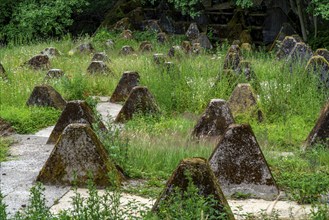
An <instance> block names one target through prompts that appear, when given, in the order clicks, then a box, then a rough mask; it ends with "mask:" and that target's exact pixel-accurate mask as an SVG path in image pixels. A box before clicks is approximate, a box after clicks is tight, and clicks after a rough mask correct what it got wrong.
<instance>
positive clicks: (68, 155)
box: [37, 124, 123, 186]
mask: <svg viewBox="0 0 329 220" xmlns="http://www.w3.org/2000/svg"><path fill="white" fill-rule="evenodd" d="M89 178H91V179H92V180H93V182H94V183H95V184H96V185H97V186H108V185H111V184H119V183H120V181H121V180H122V178H123V175H122V174H121V173H120V172H119V171H118V170H117V169H116V167H115V165H114V163H113V162H111V160H110V159H109V157H108V155H107V153H106V150H105V148H104V146H103V145H102V144H101V142H100V141H99V139H98V138H97V136H96V134H95V133H94V132H93V130H92V129H91V128H90V126H88V125H86V124H70V125H68V126H67V127H66V128H65V130H64V131H63V133H62V135H61V136H60V138H59V140H58V142H57V143H56V145H55V147H54V149H53V151H52V153H51V154H50V156H49V158H48V160H47V161H46V163H45V165H44V166H43V168H42V169H41V171H40V173H39V175H38V177H37V181H40V182H42V183H44V184H50V185H73V184H77V185H78V186H86V185H87V181H88V179H89Z"/></svg>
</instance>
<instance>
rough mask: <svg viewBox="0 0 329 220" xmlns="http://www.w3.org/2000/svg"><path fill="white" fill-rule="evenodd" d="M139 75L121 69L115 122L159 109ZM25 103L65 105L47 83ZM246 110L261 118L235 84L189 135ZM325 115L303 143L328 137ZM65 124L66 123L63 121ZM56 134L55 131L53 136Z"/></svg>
mask: <svg viewBox="0 0 329 220" xmlns="http://www.w3.org/2000/svg"><path fill="white" fill-rule="evenodd" d="M139 78H140V77H139V74H138V73H137V72H124V73H123V75H122V77H121V79H120V81H119V83H118V85H117V87H116V89H115V91H114V92H113V94H112V96H111V99H110V101H111V102H124V101H125V104H124V106H123V108H122V109H121V111H120V113H119V114H118V116H117V118H116V119H115V121H116V122H125V121H126V120H130V119H131V118H132V117H133V114H135V113H137V112H141V113H156V112H159V108H158V106H157V105H156V102H155V100H154V97H153V96H152V94H151V93H150V92H149V91H148V89H147V88H146V87H142V86H139ZM27 105H41V106H50V107H55V108H59V109H62V110H63V109H64V108H65V106H66V102H65V100H64V99H63V98H62V97H61V95H60V94H59V93H58V92H57V91H55V90H54V89H53V88H52V87H51V86H49V85H43V86H36V87H35V88H34V90H33V92H32V94H31V96H30V98H29V99H28V101H27ZM72 105H73V104H72V103H71V104H70V105H68V109H67V110H64V111H63V115H67V114H70V112H72V111H73V112H74V110H73V109H74V108H73V107H72ZM76 108H78V107H76ZM231 112H232V113H233V114H232V113H231ZM246 112H251V113H252V114H253V116H255V117H257V118H258V120H259V121H261V119H262V112H261V111H260V110H259V109H258V107H257V98H256V95H255V94H254V92H253V89H252V88H251V86H250V85H249V84H238V85H237V87H236V88H235V89H234V91H233V92H232V95H231V97H230V99H229V101H228V103H227V105H226V102H225V101H224V100H215V99H214V100H211V102H210V103H209V105H208V107H207V109H206V111H205V112H204V114H203V115H202V117H201V118H200V120H199V122H198V123H197V125H196V126H195V128H194V130H193V133H192V136H193V137H197V138H203V137H215V138H216V137H219V136H220V135H221V134H223V132H224V131H225V129H226V128H227V127H228V125H229V124H232V123H234V117H233V116H236V115H237V114H240V113H246ZM326 114H327V113H326V111H325V110H323V112H322V113H321V116H320V118H319V120H318V122H317V123H316V126H315V127H314V129H313V130H312V132H311V133H310V135H309V136H308V138H307V142H306V146H310V145H314V144H315V143H317V142H324V141H325V140H326V139H327V138H328V137H329V134H328V125H327V124H326V123H328V122H327V120H328V119H326V117H325V116H323V115H326ZM232 115H233V116H232ZM76 117H77V118H79V117H82V116H81V115H79V114H76ZM322 118H324V119H322ZM76 120H78V119H76ZM65 126H67V124H66V125H65ZM55 128H56V127H55ZM63 129H64V127H63V128H61V129H60V131H59V132H61V131H62V130H63ZM54 130H55V129H54ZM59 134H60V133H59ZM59 134H57V136H58V135H59ZM315 136H316V137H315ZM51 137H52V136H51ZM52 143H54V141H52Z"/></svg>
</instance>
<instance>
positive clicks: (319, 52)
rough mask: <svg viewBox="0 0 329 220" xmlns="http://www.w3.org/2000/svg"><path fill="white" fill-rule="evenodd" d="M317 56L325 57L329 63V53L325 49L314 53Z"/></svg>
mask: <svg viewBox="0 0 329 220" xmlns="http://www.w3.org/2000/svg"><path fill="white" fill-rule="evenodd" d="M314 55H315V56H323V58H324V59H326V61H328V62H329V51H328V50H327V49H325V48H319V49H317V50H316V51H315V53H314Z"/></svg>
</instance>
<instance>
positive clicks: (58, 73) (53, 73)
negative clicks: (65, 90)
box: [45, 69, 64, 80]
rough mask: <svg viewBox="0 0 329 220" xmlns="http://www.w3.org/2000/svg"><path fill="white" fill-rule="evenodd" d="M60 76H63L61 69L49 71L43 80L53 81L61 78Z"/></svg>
mask: <svg viewBox="0 0 329 220" xmlns="http://www.w3.org/2000/svg"><path fill="white" fill-rule="evenodd" d="M62 76H64V72H63V70H61V69H50V70H49V71H48V72H47V74H46V76H45V79H46V80H47V79H53V78H61V77H62Z"/></svg>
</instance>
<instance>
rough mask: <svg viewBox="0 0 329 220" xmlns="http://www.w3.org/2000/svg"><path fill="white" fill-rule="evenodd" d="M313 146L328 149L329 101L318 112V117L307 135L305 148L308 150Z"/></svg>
mask: <svg viewBox="0 0 329 220" xmlns="http://www.w3.org/2000/svg"><path fill="white" fill-rule="evenodd" d="M315 144H322V145H324V146H325V147H327V148H328V147H329V100H328V101H327V103H326V104H325V106H324V107H323V109H322V110H321V112H320V116H319V118H318V120H317V122H316V123H315V126H314V127H313V129H312V131H311V132H310V134H309V135H308V137H307V139H306V143H305V147H307V148H309V147H311V146H314V145H315Z"/></svg>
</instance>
